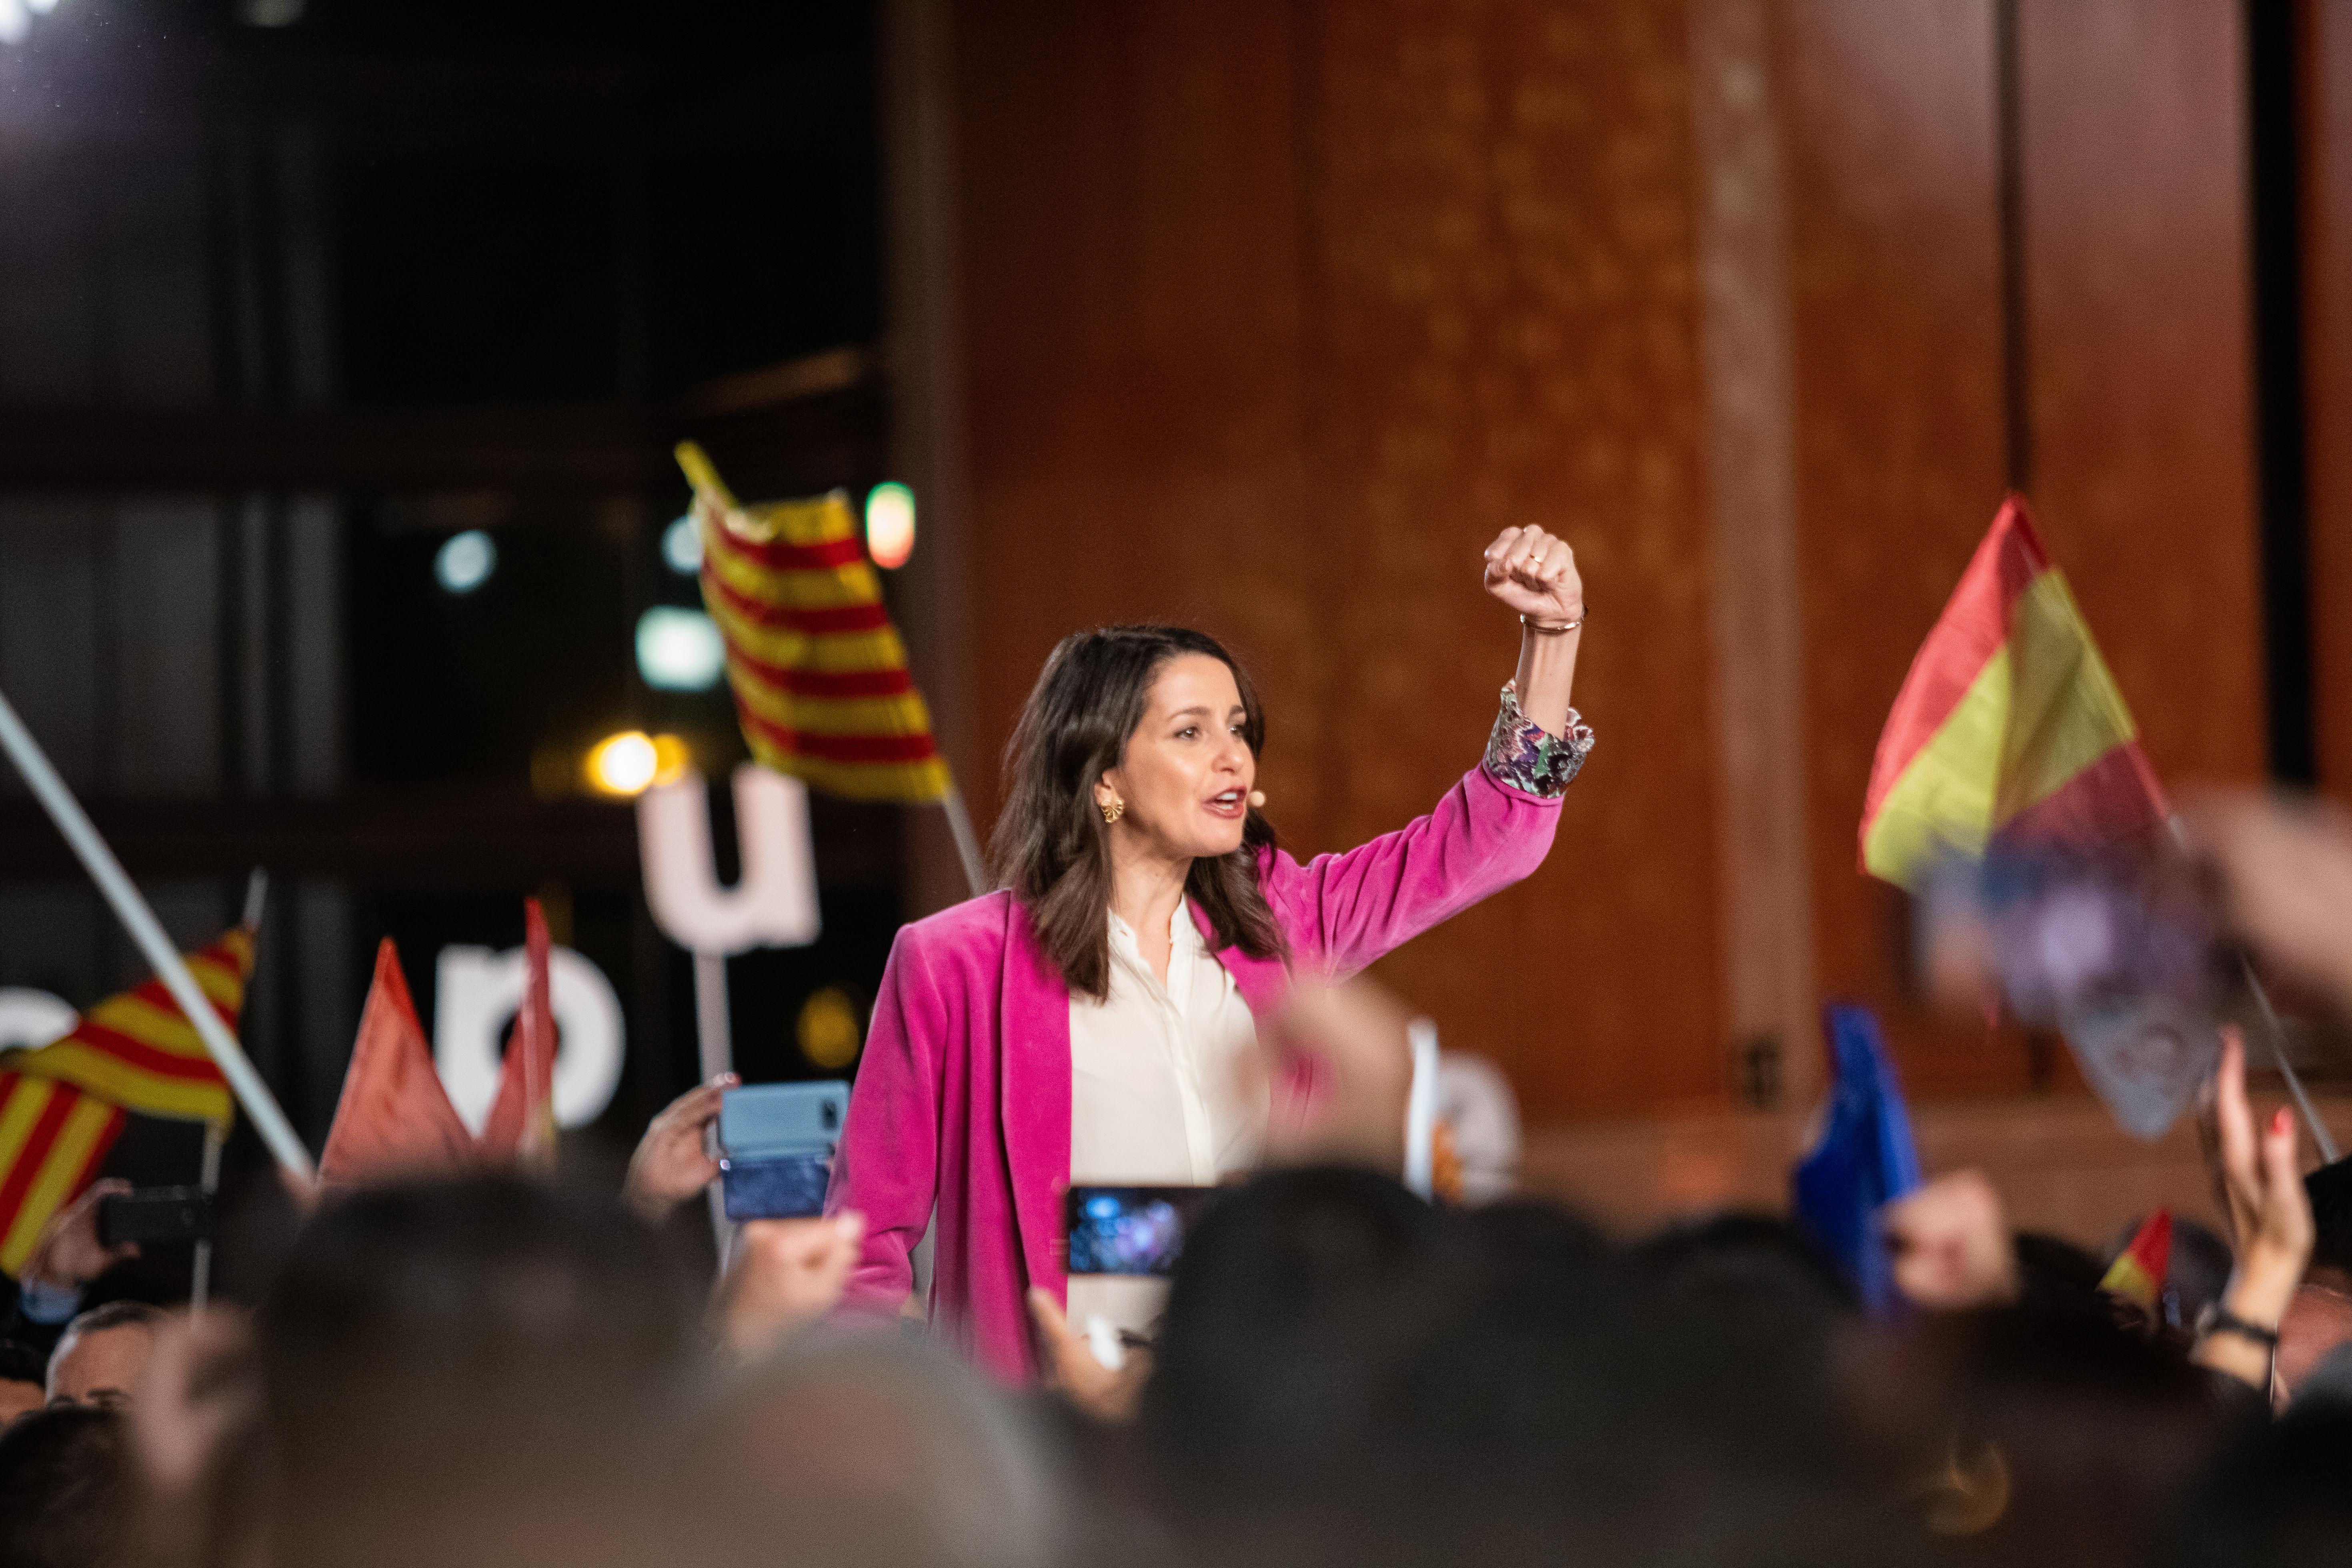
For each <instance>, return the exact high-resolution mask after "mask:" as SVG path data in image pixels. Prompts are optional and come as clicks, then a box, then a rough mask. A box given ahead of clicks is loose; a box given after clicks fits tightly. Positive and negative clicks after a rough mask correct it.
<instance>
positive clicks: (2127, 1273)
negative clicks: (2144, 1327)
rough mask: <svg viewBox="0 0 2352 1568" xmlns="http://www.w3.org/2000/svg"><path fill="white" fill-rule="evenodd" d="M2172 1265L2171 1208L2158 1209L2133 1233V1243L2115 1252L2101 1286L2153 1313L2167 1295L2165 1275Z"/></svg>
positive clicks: (2151, 1315)
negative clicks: (2165, 1293) (2112, 1261)
mask: <svg viewBox="0 0 2352 1568" xmlns="http://www.w3.org/2000/svg"><path fill="white" fill-rule="evenodd" d="M2171 1268H2172V1211H2171V1210H2170V1209H2158V1210H2157V1211H2156V1212H2155V1213H2154V1214H2152V1215H2148V1216H2147V1224H2145V1225H2143V1226H2140V1227H2139V1229H2138V1231H2137V1232H2136V1233H2135V1234H2134V1235H2133V1237H2132V1239H2131V1245H2130V1246H2129V1247H2125V1248H2124V1249H2123V1250H2122V1251H2121V1252H2119V1253H2117V1254H2116V1260H2115V1262H2114V1263H2112V1264H2110V1265H2109V1266H2108V1268H2107V1272H2106V1276H2105V1278H2104V1279H2101V1280H2100V1281H2099V1289H2102V1290H2105V1291H2109V1292H2111V1293H2112V1294H2115V1295H2117V1296H2121V1297H2122V1298H2123V1299H2124V1300H2126V1301H2129V1302H2131V1303H2132V1304H2133V1305H2135V1306H2137V1308H2139V1310H2141V1311H2143V1312H2146V1313H2147V1314H2148V1315H2149V1316H2150V1317H2154V1316H2156V1315H2158V1304H2159V1303H2160V1302H2161V1301H2162V1300H2163V1299H2164V1278H2165V1275H2166V1274H2167V1273H2168V1272H2169V1271H2170V1269H2171Z"/></svg>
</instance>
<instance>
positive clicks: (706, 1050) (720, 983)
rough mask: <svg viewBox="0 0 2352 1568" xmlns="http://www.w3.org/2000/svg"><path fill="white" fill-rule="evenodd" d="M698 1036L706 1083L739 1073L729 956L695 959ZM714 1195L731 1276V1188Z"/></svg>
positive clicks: (712, 1136) (722, 1262)
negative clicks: (731, 1014) (729, 988)
mask: <svg viewBox="0 0 2352 1568" xmlns="http://www.w3.org/2000/svg"><path fill="white" fill-rule="evenodd" d="M694 1032H695V1038H696V1044H697V1046H698V1047H699V1051H700V1055H701V1058H702V1081H703V1082H705V1083H709V1081H710V1080H711V1079H714V1078H717V1077H718V1076H719V1074H720V1073H723V1072H733V1071H734V1070H735V1034H734V1026H733V1024H732V1022H731V1021H730V1018H729V1016H728V1002H727V955H726V954H725V953H723V952H698V953H696V954H695V955H694ZM704 1137H705V1140H706V1142H708V1144H709V1148H708V1150H707V1151H706V1152H710V1153H716V1152H718V1142H719V1128H718V1126H717V1124H716V1123H714V1124H713V1125H712V1126H711V1127H710V1128H709V1130H708V1131H707V1132H706V1133H705V1134H704ZM709 1195H710V1237H711V1240H712V1241H713V1242H715V1243H716V1244H717V1245H718V1247H719V1273H721V1274H724V1273H726V1272H727V1255H728V1254H729V1253H730V1252H731V1251H733V1250H734V1246H733V1243H734V1240H735V1227H734V1226H732V1225H730V1224H729V1223H728V1220H727V1184H726V1183H724V1182H713V1183H711V1184H710V1188H709Z"/></svg>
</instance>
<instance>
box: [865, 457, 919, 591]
mask: <svg viewBox="0 0 2352 1568" xmlns="http://www.w3.org/2000/svg"><path fill="white" fill-rule="evenodd" d="M914 552H915V492H914V491H912V490H910V489H908V488H907V487H906V486H904V485H902V484H900V483H898V481H897V480H896V479H893V480H890V481H888V482H887V483H885V484H878V485H876V486H875V487H874V488H873V489H870V490H868V491H866V553H867V554H868V555H871V556H872V557H874V564H875V565H877V566H880V567H883V568H885V569H887V570H896V569H897V568H898V567H901V566H904V565H905V564H906V563H907V557H908V556H909V555H912V554H913V553H914Z"/></svg>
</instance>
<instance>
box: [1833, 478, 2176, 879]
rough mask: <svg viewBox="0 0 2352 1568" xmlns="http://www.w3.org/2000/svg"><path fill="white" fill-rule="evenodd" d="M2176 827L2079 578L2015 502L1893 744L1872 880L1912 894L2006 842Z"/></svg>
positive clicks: (1995, 527)
mask: <svg viewBox="0 0 2352 1568" xmlns="http://www.w3.org/2000/svg"><path fill="white" fill-rule="evenodd" d="M2168 815H2169V811H2168V807H2167V806H2166V805H2165V800H2164V791H2163V788H2162V786H2160V785H2159V784H2158V783H2157V782H2156V773H2155V772H2154V770H2152V769H2151V768H2150V767H2149V766H2148V764H2147V757H2146V756H2145V755H2144V754H2143V753H2142V752H2141V751H2140V749H2139V740H2138V731H2137V729H2136V728H2135V727H2134V726H2133V723H2132V717H2131V712H2130V710H2128V709H2126V707H2125V706H2124V700H2123V694H2122V693H2121V692H2119V691H2118V690H2116V682H2115V678H2114V677H2113V676H2112V675H2110V674H2109V673H2108V672H2107V667H2106V662H2105V660H2104V659H2102V658H2100V657H2099V649H2098V647H2097V645H2096V644H2095V643H2094V642H2093V641H2092V640H2091V631H2090V627H2089V626H2085V625H2084V621H2083V612H2082V610H2081V609H2080V608H2079V607H2078V606H2077V605H2075V603H2074V594H2073V592H2072V591H2071V590H2070V589H2068V587H2067V586H2066V578H2065V575H2064V574H2063V573H2061V572H2060V571H2059V570H2058V569H2057V567H2055V566H2053V565H2052V564H2051V563H2050V554H2049V552H2047V551H2046V550H2044V549H2043V548H2042V541H2041V539H2040V538H2039V537H2037V536H2036V534H2035V533H2034V531H2033V521H2032V517H2031V516H2030V515H2029V514H2028V513H2027V511H2026V507H2025V500H2024V498H2023V497H2021V496H2015V495H2012V496H2011V497H2010V498H2009V500H2007V501H2005V502H2004V503H2002V506H2001V509H2000V515H1999V516H1997V517H1995V518H1994V519H1993V522H1992V530H1991V531H1990V532H1989V533H1987V534H1986V535H1985V538H1984V542H1983V543H1982V544H1980V545H1979V546H1978V547H1977V552H1976V556H1975V558H1974V559H1973V560H1971V561H1970V562H1969V567H1968V570H1967V572H1965V573H1964V574H1962V575H1961V577H1960V584H1959V586H1958V588H1956V589H1954V590H1953V591H1952V597H1951V601H1950V602H1949V603H1948V604H1947V605H1945V606H1944V613H1943V615H1942V616H1940V617H1939V618H1938V619H1937V622H1936V626H1935V628H1934V629H1933V630H1932V631H1930V632H1929V633H1928V634H1927V642H1926V643H1924V644H1923V645H1922V646H1921V647H1920V649H1919V654H1918V657H1917V658H1915V659H1913V660H1912V662H1911V673H1910V674H1909V675H1908V676H1907V677H1906V678H1905V679H1904V682H1903V689H1902V691H1901V692H1900V693H1899V694H1898V695H1897V696H1896V697H1895V708H1894V710H1893V711H1892V712H1891V713H1889V714H1888V715H1887V719H1886V728H1885V731H1883V732H1882V733H1881V734H1880V735H1879V738H1878V756H1877V760H1876V761H1875V762H1874V763H1873V764H1872V767H1871V772H1870V792H1869V795H1868V797H1867V799H1866V800H1865V802H1864V806H1863V814H1862V836H1861V837H1862V867H1863V869H1864V870H1865V871H1867V872H1869V873H1870V874H1872V875H1873V876H1876V877H1883V878H1885V879H1886V880H1888V881H1890V882H1896V883H1901V884H1903V885H1905V886H1906V887H1907V886H1910V885H1911V884H1912V883H1913V882H1914V881H1915V880H1916V879H1918V878H1919V877H1920V876H1922V875H1924V874H1925V873H1926V872H1927V869H1928V868H1929V866H1930V865H1931V864H1932V863H1933V862H1934V860H1935V859H1936V858H1937V857H1938V856H1939V855H1943V854H1953V853H1958V854H1964V855H1981V854H1982V853H1983V852H1984V849H1985V846H1986V844H1987V843H1988V842H1989V841H1990V840H1991V839H1992V838H1993V837H1995V836H1996V835H1999V836H2000V837H2004V838H2009V839H2014V840H2018V841H2022V842H2032V841H2036V840H2040V841H2044V842H2055V843H2063V844H2067V845H2071V846H2074V847H2098V846H2102V845H2105V844H2110V843H2113V842H2115V841H2116V840H2118V839H2121V838H2125V837H2129V836H2131V835H2133V834H2135V833H2138V832H2141V831H2144V830H2146V829H2147V828H2150V827H2153V826H2159V825H2161V824H2162V823H2163V822H2164V820H2165V819H2166V817H2167V816H2168Z"/></svg>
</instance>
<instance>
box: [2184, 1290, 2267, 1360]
mask: <svg viewBox="0 0 2352 1568" xmlns="http://www.w3.org/2000/svg"><path fill="white" fill-rule="evenodd" d="M2197 1333H2198V1337H2199V1338H2200V1339H2201V1338H2203V1337H2204V1336H2205V1335H2207V1334H2235V1335H2237V1336H2238V1338H2240V1339H2242V1340H2252V1342H2254V1343H2256V1344H2258V1345H2260V1346H2262V1347H2263V1349H2264V1350H2266V1351H2275V1350H2276V1349H2278V1331H2277V1330H2276V1329H2266V1328H2264V1327H2263V1326H2262V1325H2261V1324H2260V1323H2250V1322H2248V1321H2246V1320H2245V1319H2243V1318H2242V1317H2240V1316H2238V1314H2237V1313H2235V1312H2232V1311H2231V1310H2230V1309H2229V1308H2227V1307H2224V1306H2223V1305H2221V1302H2219V1301H2216V1302H2214V1303H2213V1304H2212V1305H2211V1306H2210V1307H2208V1308H2206V1309H2205V1311H2204V1314H2203V1315H2202V1316H2201V1317H2200V1318H2199V1319H2198V1320H2197Z"/></svg>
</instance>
